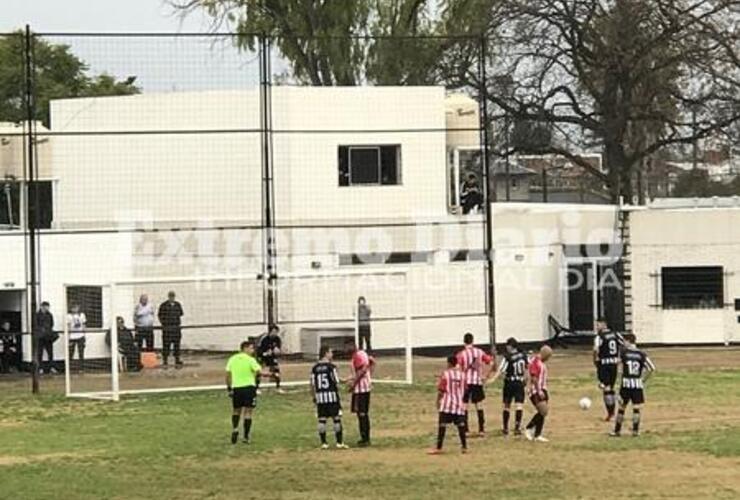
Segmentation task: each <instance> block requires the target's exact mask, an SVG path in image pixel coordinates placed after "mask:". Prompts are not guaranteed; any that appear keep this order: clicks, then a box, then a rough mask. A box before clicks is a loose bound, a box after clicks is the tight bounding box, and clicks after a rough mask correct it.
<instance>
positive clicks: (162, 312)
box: [158, 291, 184, 368]
mask: <svg viewBox="0 0 740 500" xmlns="http://www.w3.org/2000/svg"><path fill="white" fill-rule="evenodd" d="M175 298H176V295H175V292H173V291H170V292H169V293H168V294H167V300H165V301H164V302H162V304H161V305H160V306H159V313H158V316H159V323H160V324H161V325H162V362H163V364H164V366H165V368H166V367H167V366H168V360H169V357H170V351H171V352H172V354H173V355H174V356H175V368H182V360H181V359H180V343H181V341H182V329H181V328H180V326H181V324H182V319H181V318H182V317H183V314H184V313H183V311H182V304H180V303H179V302H178V301H177V300H175Z"/></svg>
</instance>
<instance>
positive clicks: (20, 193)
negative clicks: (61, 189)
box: [0, 179, 54, 230]
mask: <svg viewBox="0 0 740 500" xmlns="http://www.w3.org/2000/svg"><path fill="white" fill-rule="evenodd" d="M24 184H25V183H24V182H22V181H19V180H15V179H5V180H0V230H2V229H5V230H12V229H21V227H22V226H23V221H24V220H25V215H26V214H25V207H26V206H27V205H26V204H28V206H29V207H30V213H29V214H28V215H29V220H28V222H29V226H32V227H35V228H36V229H51V227H52V223H53V222H54V181H50V180H40V181H34V182H33V183H27V184H25V185H27V189H23V186H24ZM24 198H25V199H24Z"/></svg>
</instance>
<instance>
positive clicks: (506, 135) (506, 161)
mask: <svg viewBox="0 0 740 500" xmlns="http://www.w3.org/2000/svg"><path fill="white" fill-rule="evenodd" d="M506 90H507V93H508V88H507V89H506ZM509 125H510V124H509V112H508V111H506V112H505V114H504V128H505V129H506V130H504V154H505V156H504V169H505V170H504V172H505V174H506V175H505V177H506V201H511V165H510V163H509V147H510V144H509Z"/></svg>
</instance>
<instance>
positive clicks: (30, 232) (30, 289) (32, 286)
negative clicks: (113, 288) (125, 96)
mask: <svg viewBox="0 0 740 500" xmlns="http://www.w3.org/2000/svg"><path fill="white" fill-rule="evenodd" d="M24 36H25V39H24V66H25V68H24V71H25V89H24V105H25V108H26V122H27V124H26V127H24V131H25V139H26V184H25V189H26V192H27V196H26V207H25V208H26V217H25V219H26V235H27V238H28V242H27V249H28V253H27V256H28V259H27V262H26V286H27V293H28V297H27V300H26V307H27V308H28V309H27V314H26V316H27V318H28V319H27V321H28V322H29V324H30V325H31V328H30V331H31V358H32V359H31V391H32V392H33V393H34V394H38V392H39V357H38V347H39V346H38V342H37V339H36V333H37V332H36V328H35V321H34V318H35V314H36V310H37V309H38V304H37V303H38V276H37V275H36V272H37V262H36V261H37V258H38V255H37V253H38V251H37V250H38V241H37V234H36V229H37V227H38V217H39V211H38V186H37V184H36V182H35V176H36V137H35V130H36V128H35V117H36V108H35V106H36V103H35V101H34V92H33V91H34V78H33V76H34V75H33V74H34V67H33V35H32V33H31V27H30V25H28V24H27V25H26V31H25V35H24Z"/></svg>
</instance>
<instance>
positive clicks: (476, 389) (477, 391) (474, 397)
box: [463, 384, 486, 404]
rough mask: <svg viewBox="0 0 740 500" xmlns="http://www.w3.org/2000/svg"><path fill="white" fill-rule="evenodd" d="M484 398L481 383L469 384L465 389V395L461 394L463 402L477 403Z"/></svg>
mask: <svg viewBox="0 0 740 500" xmlns="http://www.w3.org/2000/svg"><path fill="white" fill-rule="evenodd" d="M484 399H486V393H485V392H484V391H483V386H482V385H477V384H476V385H474V384H470V385H469V386H468V387H467V388H466V389H465V395H464V396H463V402H464V403H473V404H478V403H480V402H481V401H483V400H484Z"/></svg>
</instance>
